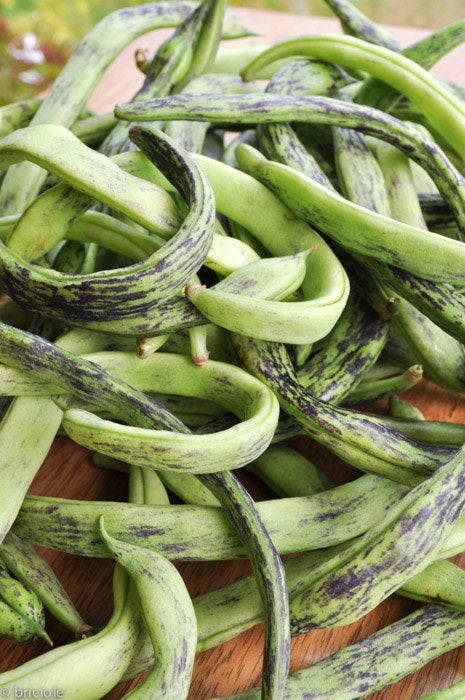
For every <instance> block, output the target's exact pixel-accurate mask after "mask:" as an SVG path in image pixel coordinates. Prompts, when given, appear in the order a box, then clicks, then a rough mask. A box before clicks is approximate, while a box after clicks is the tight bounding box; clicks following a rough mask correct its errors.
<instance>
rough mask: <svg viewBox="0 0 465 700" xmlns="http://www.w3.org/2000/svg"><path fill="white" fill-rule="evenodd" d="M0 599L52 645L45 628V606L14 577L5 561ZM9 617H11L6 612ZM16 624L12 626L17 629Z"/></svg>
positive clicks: (0, 567) (0, 571) (33, 632)
mask: <svg viewBox="0 0 465 700" xmlns="http://www.w3.org/2000/svg"><path fill="white" fill-rule="evenodd" d="M0 599H1V600H2V601H3V602H4V603H6V605H8V606H9V607H10V608H11V610H12V611H14V612H15V613H16V614H17V615H18V616H19V617H20V618H21V619H22V620H23V621H24V623H25V626H26V627H27V628H28V629H29V631H30V633H31V635H32V636H33V637H42V638H43V639H45V640H46V641H47V642H48V643H49V644H50V645H52V641H51V639H50V637H49V636H48V634H47V632H46V631H45V629H44V625H45V614H44V606H43V605H42V602H41V601H40V599H39V598H38V597H37V595H36V594H35V593H34V591H32V590H31V589H30V588H29V587H28V586H27V585H26V584H24V583H22V582H21V581H18V579H16V578H13V576H11V574H10V572H9V571H8V569H7V568H6V566H5V565H4V564H3V563H0ZM6 616H7V618H8V617H10V615H9V614H8V613H6ZM15 629H16V626H15V625H13V626H12V630H15Z"/></svg>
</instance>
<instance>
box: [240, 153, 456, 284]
mask: <svg viewBox="0 0 465 700" xmlns="http://www.w3.org/2000/svg"><path fill="white" fill-rule="evenodd" d="M236 155H237V157H238V158H239V159H240V164H241V167H242V168H244V169H246V170H247V171H248V172H249V173H250V174H253V176H254V177H256V178H257V179H259V180H261V181H262V182H263V183H264V184H266V185H267V186H268V187H270V188H272V189H273V190H274V191H276V192H277V193H279V196H281V197H282V199H283V201H285V202H286V203H287V204H288V206H290V207H291V208H293V209H294V211H295V213H296V214H297V215H299V216H301V217H303V218H304V219H306V220H308V221H312V222H314V223H315V224H317V225H318V226H319V227H320V228H321V229H322V230H324V231H325V232H326V233H327V234H328V235H329V236H331V237H332V238H335V239H336V241H337V242H338V243H340V244H341V245H342V246H343V247H345V248H347V249H348V250H349V251H354V252H355V253H356V254H357V253H361V254H362V255H364V256H369V257H370V258H371V257H375V258H376V259H378V260H381V261H383V262H387V263H391V264H394V265H396V266H397V267H401V268H402V269H404V270H407V271H408V272H411V273H413V274H415V275H417V276H419V277H421V278H425V279H429V280H432V281H435V282H445V281H447V282H448V283H450V284H457V285H458V286H461V285H463V282H464V278H463V274H462V273H461V271H460V270H459V265H458V264H457V263H458V260H459V259H460V257H461V255H462V250H463V251H465V247H463V246H464V245H465V244H462V243H461V242H460V241H453V240H451V239H448V238H445V237H444V236H440V235H439V234H434V233H432V232H426V231H423V230H422V229H417V228H415V227H413V226H408V225H406V224H403V223H401V222H397V221H394V220H393V219H389V218H387V217H384V216H381V215H380V214H376V213H375V212H370V213H369V214H368V210H366V209H364V208H363V207H360V206H358V205H356V204H353V203H352V202H349V201H348V200H345V199H343V198H342V197H340V196H338V195H335V194H333V193H331V192H329V191H328V190H325V189H323V188H321V186H319V185H318V184H317V183H316V182H314V181H312V180H310V179H309V178H306V177H304V176H303V175H301V174H300V173H298V172H297V171H295V170H292V169H291V168H288V167H287V166H285V165H281V164H280V163H274V162H271V161H267V160H266V159H265V158H264V157H263V156H262V155H261V154H259V153H258V152H257V151H255V150H254V149H251V148H250V146H239V147H238V149H237V151H236ZM330 202H331V203H332V205H333V206H332V207H331V216H329V205H330ZM357 227H358V228H357ZM362 227H363V235H362V233H361V230H362ZM417 246H421V247H422V251H423V255H422V258H421V261H420V260H419V259H418V256H417V255H416V253H415V251H416V249H417ZM414 253H415V254H414Z"/></svg>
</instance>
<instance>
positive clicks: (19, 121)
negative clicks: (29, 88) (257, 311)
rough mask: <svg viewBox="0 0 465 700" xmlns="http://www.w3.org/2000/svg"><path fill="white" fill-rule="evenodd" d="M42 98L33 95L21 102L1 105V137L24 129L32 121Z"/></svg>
mask: <svg viewBox="0 0 465 700" xmlns="http://www.w3.org/2000/svg"><path fill="white" fill-rule="evenodd" d="M41 102H42V100H41V99H40V98H37V97H33V98H31V99H29V100H22V101H21V102H13V103H11V104H8V105H2V107H0V138H3V137H4V136H7V135H8V134H11V132H12V131H15V130H16V129H22V128H23V127H25V126H27V125H28V124H29V122H30V121H31V119H32V117H33V116H34V114H35V113H36V112H37V110H38V109H39V107H40V105H41Z"/></svg>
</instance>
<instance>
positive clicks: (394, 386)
mask: <svg viewBox="0 0 465 700" xmlns="http://www.w3.org/2000/svg"><path fill="white" fill-rule="evenodd" d="M422 379H423V367H422V366H421V365H413V366H412V367H409V368H408V369H406V370H405V371H404V372H402V374H398V375H395V376H393V377H386V378H385V379H375V380H371V379H370V378H369V377H366V378H365V379H362V381H361V382H360V383H359V384H357V386H356V387H354V388H353V389H351V390H350V391H349V393H348V394H347V395H346V396H345V398H344V401H343V402H342V404H343V405H344V404H345V405H346V406H354V405H357V404H360V403H363V402H364V401H377V400H378V399H383V398H387V397H388V396H392V394H397V393H399V392H401V391H407V390H408V389H411V388H412V387H414V386H416V385H417V384H418V383H419V382H420V381H421V380H422Z"/></svg>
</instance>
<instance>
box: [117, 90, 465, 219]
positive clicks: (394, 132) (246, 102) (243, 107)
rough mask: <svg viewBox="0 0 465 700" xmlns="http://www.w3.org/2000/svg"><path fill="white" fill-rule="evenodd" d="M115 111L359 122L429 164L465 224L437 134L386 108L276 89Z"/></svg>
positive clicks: (138, 115) (232, 119)
mask: <svg viewBox="0 0 465 700" xmlns="http://www.w3.org/2000/svg"><path fill="white" fill-rule="evenodd" d="M115 114H116V115H117V116H118V117H121V118H123V119H130V120H134V121H136V120H137V121H147V120H150V119H155V118H157V119H191V120H201V119H203V120H206V121H209V122H211V123H219V124H224V125H227V124H233V125H237V124H243V125H250V124H254V123H255V124H262V123H265V124H266V123H270V122H271V123H275V122H288V121H289V120H291V119H292V120H293V121H294V122H300V121H303V122H310V123H312V122H314V123H318V124H331V125H335V126H341V127H342V126H343V127H350V128H355V129H357V130H359V131H362V132H363V133H367V134H370V135H372V136H375V137H376V138H381V139H383V140H386V141H388V142H389V143H391V144H392V145H394V146H396V147H397V148H399V149H400V150H402V151H405V152H406V153H407V155H408V156H409V157H410V158H412V160H415V161H416V162H418V163H419V165H421V166H422V167H423V168H425V169H426V170H427V172H428V173H429V174H430V175H431V177H432V178H433V180H434V182H435V184H436V186H437V187H438V189H439V191H440V192H441V194H442V195H443V197H444V199H445V201H447V203H448V204H449V206H450V207H451V209H452V210H453V211H454V215H455V216H456V218H457V221H458V223H459V226H460V227H462V229H463V228H465V205H464V202H465V195H464V193H463V186H464V180H463V177H462V175H461V174H460V172H459V171H458V169H457V168H455V167H454V165H453V164H452V163H451V161H450V160H449V159H448V158H447V156H446V155H445V154H444V152H443V151H442V150H441V148H440V147H439V146H438V145H437V144H436V143H435V142H434V141H433V140H432V139H430V138H428V137H427V136H426V135H425V134H424V133H420V132H419V131H418V130H417V129H416V128H415V127H413V126H412V125H410V124H407V123H406V122H402V121H400V120H399V119H395V118H394V117H391V116H390V115H389V114H386V113H385V112H382V111H380V110H376V109H373V108H370V107H365V106H362V105H356V104H354V103H352V102H345V101H343V100H337V99H335V98H332V97H323V96H319V95H309V96H299V95H297V96H293V97H292V99H291V98H290V97H289V96H288V95H286V96H284V95H276V94H273V93H263V94H261V95H254V94H244V95H240V96H237V95H234V96H228V95H224V96H222V97H219V96H217V95H203V96H200V95H199V96H194V97H191V96H189V95H185V94H180V95H171V96H169V97H165V98H164V97H160V98H155V99H152V100H146V101H144V102H137V103H128V104H124V103H123V104H117V105H116V107H115ZM464 122H465V116H464ZM464 149H465V147H464Z"/></svg>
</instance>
